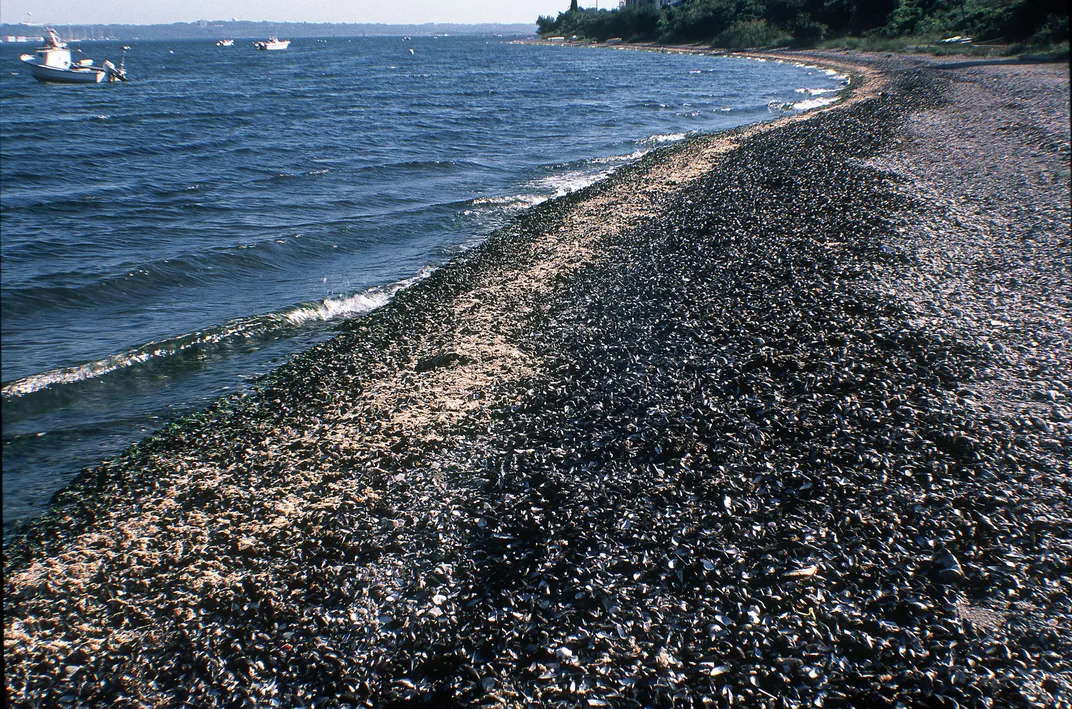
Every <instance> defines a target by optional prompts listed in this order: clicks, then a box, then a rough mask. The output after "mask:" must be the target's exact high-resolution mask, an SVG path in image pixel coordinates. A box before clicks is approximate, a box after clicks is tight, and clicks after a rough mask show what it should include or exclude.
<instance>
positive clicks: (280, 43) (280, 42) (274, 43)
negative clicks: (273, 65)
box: [253, 37, 290, 52]
mask: <svg viewBox="0 0 1072 709" xmlns="http://www.w3.org/2000/svg"><path fill="white" fill-rule="evenodd" d="M253 46H254V47H255V48H256V49H261V50H265V51H269V52H270V51H272V50H277V49H286V48H287V47H289V46H290V40H289V39H277V38H276V37H269V38H268V39H267V41H264V40H261V41H258V42H254V43H253Z"/></svg>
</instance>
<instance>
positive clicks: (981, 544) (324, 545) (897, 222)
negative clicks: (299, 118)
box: [5, 55, 1072, 706]
mask: <svg viewBox="0 0 1072 709" xmlns="http://www.w3.org/2000/svg"><path fill="white" fill-rule="evenodd" d="M794 56H795V55H794ZM803 59H805V60H807V61H816V62H819V61H822V60H823V57H818V56H812V55H809V56H806V57H803ZM826 59H827V60H828V61H830V62H834V61H838V60H842V59H844V60H845V61H850V60H849V58H848V57H839V56H828V57H826ZM852 61H855V62H858V63H859V65H860V66H861V71H862V72H866V73H867V74H868V75H869V76H870V77H871V78H870V80H869V81H868V82H867V83H866V84H864V85H863V88H862V89H857V90H856V92H855V93H854V94H853V96H852V97H851V98H850V100H848V101H845V102H844V104H843V105H840V106H836V107H834V108H832V109H828V110H825V111H821V112H817V113H815V114H808V115H806V116H804V117H801V118H797V119H790V120H781V121H778V122H776V123H774V124H769V125H766V126H759V127H753V128H746V129H739V130H736V131H731V132H730V133H728V134H724V135H720V136H701V137H699V138H695V139H691V140H689V141H687V142H686V143H684V144H683V145H680V146H676V147H672V148H669V149H664V150H659V151H656V152H655V153H653V154H651V155H649V156H647V157H645V158H643V159H642V160H641V161H639V162H638V163H637V164H635V165H632V166H629V167H626V168H623V169H621V170H620V171H618V172H617V173H616V174H615V175H613V176H612V177H611V178H609V179H608V180H605V181H603V182H601V183H599V184H597V185H594V186H592V187H590V188H587V189H586V190H583V191H581V192H579V193H576V194H574V195H571V196H568V197H565V198H561V199H558V200H554V201H552V202H549V203H545V204H543V205H540V206H538V207H535V208H533V209H531V210H530V211H529V212H528V213H527V214H526V215H525V216H524V217H523V218H522V219H520V220H519V221H517V222H515V223H514V224H513V225H511V226H510V227H508V228H506V229H504V230H503V231H501V232H499V233H498V234H496V235H495V236H493V237H492V238H491V239H490V240H489V241H488V242H487V243H485V244H484V245H483V246H481V247H479V248H478V249H476V250H474V251H473V252H472V253H470V254H468V255H466V256H465V257H463V258H462V259H460V260H459V261H457V262H455V263H453V264H451V265H450V266H448V267H445V268H443V269H440V270H439V271H437V272H436V273H434V274H432V276H430V277H429V278H428V279H426V280H425V281H424V282H422V283H420V284H418V285H416V286H414V287H413V288H411V289H409V290H407V291H404V292H402V293H400V294H399V295H398V296H397V297H396V299H395V300H394V301H393V302H392V303H391V304H389V305H388V306H386V307H385V308H383V309H382V310H381V311H378V312H376V313H374V314H373V315H371V316H370V317H368V318H365V319H362V320H359V321H356V322H354V323H353V324H352V325H349V326H348V327H347V331H346V332H345V333H343V334H341V335H340V336H339V337H338V338H336V339H335V340H332V341H331V342H329V343H326V344H324V345H321V346H319V347H317V348H315V349H314V350H312V351H310V352H308V353H306V354H303V355H301V356H299V357H298V358H296V359H295V360H294V361H293V362H292V363H290V364H288V365H286V366H285V367H283V368H282V369H281V370H279V371H278V372H277V373H276V374H274V375H272V377H271V379H270V381H269V382H267V383H266V386H265V388H264V389H263V390H262V392H261V393H260V394H258V395H250V396H247V397H245V398H241V399H232V400H225V401H223V402H220V403H219V404H217V405H215V406H214V407H212V408H210V409H209V410H207V411H206V412H204V413H203V414H199V415H197V416H194V417H191V418H190V419H188V420H186V421H183V422H180V423H178V424H175V425H173V426H171V427H169V428H168V429H165V430H164V431H162V432H161V433H160V434H158V435H157V436H154V437H153V438H152V439H150V440H148V441H146V442H145V443H143V444H141V445H139V446H136V447H135V448H134V449H132V450H131V451H128V453H126V454H125V455H124V456H123V457H122V458H121V459H120V460H119V461H117V462H115V463H112V464H109V465H105V466H102V467H101V468H99V469H97V470H96V471H93V472H90V473H88V474H86V475H84V476H83V478H82V479H81V480H80V481H79V483H77V484H76V485H75V486H74V487H73V488H71V489H69V490H68V491H66V492H64V493H61V495H59V496H58V497H59V499H58V501H57V502H58V506H57V507H56V508H55V509H54V511H52V512H50V513H49V515H48V516H47V517H46V518H45V519H43V520H41V521H40V522H39V523H37V524H36V525H34V526H33V527H31V528H30V530H29V531H28V533H27V535H26V537H25V538H24V539H22V540H11V541H9V543H8V544H6V545H5V664H6V669H5V684H6V691H7V694H8V698H9V700H10V701H11V703H12V704H14V705H20V704H23V703H29V702H32V701H33V700H34V699H39V700H42V701H44V703H45V704H56V703H59V700H60V698H61V697H62V696H64V695H69V696H71V697H72V698H74V697H80V698H81V701H82V702H83V703H84V704H87V705H103V704H112V705H134V704H136V703H137V702H144V703H149V704H179V703H182V702H187V703H190V704H192V705H201V706H213V705H223V704H229V703H231V702H233V701H241V700H252V701H256V702H263V703H272V702H277V703H278V705H281V706H291V705H297V704H302V705H305V704H309V703H312V702H314V701H315V700H317V699H321V700H324V701H325V702H326V703H322V704H321V705H322V706H347V705H358V704H360V703H363V702H366V701H368V702H370V703H371V704H372V705H388V704H391V703H396V702H425V701H431V702H433V703H436V704H443V703H447V702H455V703H458V704H464V705H478V704H479V705H484V704H486V705H488V706H493V705H508V706H516V705H525V704H527V703H530V702H535V703H544V704H561V705H564V706H572V705H577V704H583V703H587V705H589V706H605V705H607V706H645V705H653V706H663V705H665V706H670V705H674V706H679V705H680V706H704V705H714V706H728V705H729V704H730V703H731V702H733V703H734V704H743V705H745V706H779V705H780V704H779V702H781V701H786V700H789V701H802V702H809V703H812V702H814V701H815V700H816V699H820V700H822V701H824V702H825V705H827V706H861V705H865V704H866V705H873V706H885V705H889V706H893V705H894V704H895V703H896V702H898V701H901V702H905V703H907V704H908V705H913V704H919V703H925V702H940V701H944V700H943V699H941V697H948V698H951V699H955V700H956V701H958V702H959V703H961V704H962V705H967V706H975V705H982V704H981V702H983V701H984V700H986V699H988V698H989V699H992V700H995V701H997V702H999V703H1003V704H1008V705H1013V706H1016V705H1023V706H1030V705H1031V704H1032V702H1035V703H1042V704H1046V703H1047V702H1048V701H1051V700H1054V699H1055V698H1056V699H1059V698H1060V697H1061V696H1064V697H1065V698H1066V700H1067V696H1068V695H1067V692H1068V691H1069V679H1068V678H1069V672H1070V671H1072V668H1070V667H1069V661H1068V657H1069V656H1070V654H1072V639H1070V637H1069V633H1068V630H1067V628H1064V627H1063V624H1062V619H1065V620H1067V618H1068V617H1069V615H1070V612H1072V608H1070V600H1069V595H1068V594H1069V592H1070V591H1072V589H1070V588H1069V581H1068V577H1067V573H1065V574H1064V575H1062V571H1061V570H1062V569H1064V570H1065V572H1067V568H1068V563H1069V553H1070V552H1069V550H1070V549H1072V546H1070V539H1069V533H1070V532H1069V525H1068V524H1066V522H1067V521H1068V519H1069V516H1070V515H1069V503H1068V501H1067V500H1068V497H1067V493H1068V492H1072V478H1070V471H1069V469H1068V467H1069V466H1068V445H1069V425H1068V420H1067V419H1066V418H1065V412H1066V411H1067V398H1065V396H1064V394H1063V391H1064V390H1063V389H1062V387H1065V388H1066V389H1067V386H1068V385H1069V384H1070V382H1067V381H1066V378H1067V371H1069V370H1068V369H1067V368H1065V366H1064V365H1066V364H1067V363H1068V360H1069V351H1068V341H1067V339H1063V338H1064V335H1066V334H1067V332H1066V330H1067V320H1066V319H1065V318H1067V315H1068V311H1067V308H1068V304H1069V299H1068V295H1069V280H1068V278H1067V275H1068V271H1067V267H1068V265H1067V258H1068V257H1067V253H1068V249H1067V247H1068V215H1067V201H1066V197H1067V185H1068V179H1069V178H1068V173H1067V170H1066V171H1065V172H1064V173H1063V174H1061V172H1060V166H1061V165H1062V164H1064V165H1066V166H1067V160H1068V138H1067V120H1066V119H1067V115H1065V120H1064V128H1060V125H1061V117H1060V115H1057V116H1056V117H1055V118H1054V117H1052V116H1051V115H1050V113H1049V112H1048V111H1050V110H1051V108H1050V107H1047V106H1046V105H1045V100H1046V98H1045V97H1046V95H1047V92H1052V89H1051V87H1050V86H1049V85H1048V84H1046V82H1050V83H1051V84H1052V83H1054V82H1056V85H1058V86H1059V85H1060V84H1061V81H1062V78H1061V75H1060V72H1053V69H1054V68H1052V67H1051V68H1049V69H1048V68H1047V67H1025V68H1016V69H1014V70H1006V71H1004V72H1002V70H1001V69H1000V68H996V67H990V68H987V67H986V66H985V65H983V64H985V63H972V64H978V65H980V66H981V68H979V67H977V66H948V65H949V64H953V63H952V62H948V63H945V64H943V63H942V62H936V61H935V62H931V61H930V60H917V59H912V58H888V59H887V58H856V59H855V60H852ZM995 71H996V74H995V73H988V72H995ZM1047 71H1050V73H1047ZM1055 76H1056V77H1057V78H1054V77H1055ZM1002 82H1004V83H1002ZM965 87H967V88H965ZM974 87H980V88H981V89H985V90H986V93H985V94H984V95H983V98H982V100H984V101H987V102H989V103H990V104H991V105H993V107H994V111H993V113H992V115H990V116H985V117H982V118H979V119H977V120H978V121H980V122H981V124H982V125H984V126H985V125H987V124H986V121H990V120H993V121H996V122H997V123H998V125H997V127H994V128H993V129H992V130H988V131H985V132H972V131H965V130H962V128H963V127H964V126H965V121H969V120H971V119H970V118H965V117H961V116H957V121H958V122H959V123H957V122H953V123H954V124H953V125H950V120H949V118H950V116H951V112H952V111H955V110H957V111H960V110H962V111H965V112H967V111H968V110H969V109H971V110H974V109H976V108H977V107H978V105H979V104H978V100H979V96H978V95H975V94H972V95H970V96H965V95H963V93H962V92H964V91H968V90H972V89H973V88H974ZM1010 89H1012V90H1015V97H1014V98H1011V99H1010V98H1009V97H1008V96H1006V95H1005V94H1004V93H1003V92H1008V91H1009V90H1010ZM1063 90H1064V94H1065V97H1066V98H1067V91H1068V82H1067V72H1065V74H1064V75H1063ZM958 92H961V93H958ZM1033 97H1034V98H1033ZM968 99H973V100H968ZM1058 99H1059V97H1058ZM1017 102H1019V104H1020V105H1019V107H1017V106H1016V104H1017ZM1058 103H1059V102H1058ZM1010 104H1011V105H1010ZM1064 110H1065V112H1066V114H1067V101H1065V108H1064ZM1010 116H1012V117H1013V118H1015V120H1012V119H1011V118H1010ZM1051 119H1052V123H1053V125H1056V126H1058V128H1056V129H1055V128H1054V127H1053V125H1051V124H1050V123H1049V122H1048V121H1051ZM968 127H969V128H971V127H973V126H971V125H968ZM1001 127H1003V129H1002V130H998V128H1001ZM1061 130H1064V131H1065V132H1064V134H1062V133H1061ZM958 141H960V143H958ZM1027 144H1030V146H1032V147H1033V152H1032V153H1031V155H1030V156H1027V155H1026V152H1021V153H1019V156H1020V157H1019V158H1018V161H1016V162H1014V161H1008V163H1005V162H1004V161H1002V160H993V159H992V158H993V157H995V156H1002V155H1008V154H1011V153H1012V152H1014V151H1013V148H1017V147H1018V146H1021V145H1027ZM958 145H962V147H963V149H964V153H963V158H962V159H963V161H964V162H963V163H962V164H961V165H957V164H956V162H955V161H950V162H946V163H941V164H938V163H937V162H936V161H937V157H938V156H939V155H940V153H941V150H943V149H945V150H953V149H954V148H956V147H958ZM972 160H974V161H976V162H974V163H973V162H971V161H972ZM1062 161H1063V163H1062ZM1036 163H1037V166H1038V167H1037V169H1036ZM951 165H952V166H951ZM977 165H991V166H993V171H992V172H990V173H981V172H980V171H979V170H977V169H976V166H977ZM1025 167H1030V168H1032V169H1033V170H1035V172H1037V173H1038V175H1039V177H1038V179H1036V180H1034V181H1033V182H1031V183H1030V184H1028V183H1027V182H1026V181H1023V180H1021V179H1020V178H1022V177H1023V173H1024V170H1025ZM958 169H959V170H960V171H958ZM1043 172H1046V173H1048V174H1049V175H1050V177H1049V178H1044V177H1043ZM980 174H984V175H985V178H984V179H979V175H980ZM928 180H931V181H932V182H931V183H930V184H928ZM1062 180H1063V182H1062ZM1062 190H1064V192H1063V193H1062ZM1027 206H1029V207H1030V211H1028V210H1025V209H1022V208H1023V207H1027ZM1062 254H1064V256H1063V257H1062ZM1062 258H1063V259H1064V261H1063V262H1062ZM964 263H967V264H969V266H967V267H966V266H963V264H964ZM973 269H974V270H973ZM969 271H970V273H971V274H973V275H974V278H973V279H972V280H971V282H965V283H963V284H958V283H957V279H958V278H960V277H963V276H964V274H965V273H966V272H969ZM995 273H997V274H999V275H1000V276H1001V277H1002V278H1005V279H1006V280H1003V281H1001V282H997V281H993V282H990V281H989V280H988V279H991V280H992V279H993V278H996V277H997V276H993V275H992V274H995ZM1008 278H1015V279H1016V280H1015V284H1014V283H1013V282H1011V281H1009V280H1008ZM954 285H957V286H958V287H956V288H953V287H952V286H954ZM984 286H985V287H984ZM995 287H997V288H999V289H1000V290H994V288H995ZM973 289H976V290H977V291H978V292H976V290H973ZM1006 293H1007V294H1009V295H1008V296H1003V294H1006ZM1013 295H1015V296H1016V297H1012V296H1013ZM1047 299H1049V300H1047ZM1003 307H1004V308H1005V309H1004V310H1002V308H1003ZM1055 308H1056V310H1055ZM1062 308H1063V309H1064V310H1062ZM954 311H956V312H959V315H958V314H956V312H954ZM1048 313H1054V314H1048ZM1002 321H1007V322H1009V323H1010V325H1009V326H1004V327H1002V326H998V325H993V324H991V323H992V322H1002ZM1016 323H1030V325H1031V327H1030V328H1026V327H1025V328H1024V329H1023V330H1022V331H1021V330H1018V329H1017V328H1016V327H1015V324H1016ZM1062 323H1063V324H1062ZM1062 327H1064V328H1065V331H1063V330H1062ZM1025 338H1026V339H1025ZM1030 343H1034V344H1033V345H1032V344H1030ZM1031 347H1033V348H1034V353H1033V354H1030V353H1028V352H1027V350H1025V349H1023V348H1029V349H1030V348H1031ZM1016 352H1020V355H1019V356H1018V357H1016V358H1013V357H1012V356H1011V354H1012V353H1016ZM1021 365H1024V366H1021ZM1010 383H1011V384H1015V385H1016V386H1011V385H1010ZM1028 384H1029V385H1030V386H1029V388H1026V387H1028ZM1018 396H1019V397H1020V399H1023V401H1021V400H1020V399H1018V398H1017V397H1018ZM1002 648H1007V650H1006V651H1002ZM1013 648H1015V650H1013ZM72 700H73V699H72Z"/></svg>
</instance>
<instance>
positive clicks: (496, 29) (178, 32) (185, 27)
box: [0, 20, 536, 41]
mask: <svg viewBox="0 0 1072 709" xmlns="http://www.w3.org/2000/svg"><path fill="white" fill-rule="evenodd" d="M54 27H55V29H56V31H57V32H58V33H59V35H60V37H62V38H63V39H65V40H67V39H70V40H77V39H118V40H122V41H135V40H159V39H212V40H216V39H224V38H233V39H257V38H264V37H268V36H270V35H276V36H279V37H284V38H286V39H295V38H300V37H361V36H366V35H367V36H396V35H410V36H421V35H425V36H427V35H433V34H502V35H534V34H536V25H535V23H533V24H524V25H520V24H486V25H455V24H445V23H426V24H421V25H382V24H349V23H319V22H249V21H246V20H211V21H209V20H201V21H199V22H176V23H173V24H170V25H54ZM43 34H44V30H43V26H42V25H27V24H18V25H12V24H0V40H2V39H6V38H7V37H8V36H18V35H23V36H40V35H43Z"/></svg>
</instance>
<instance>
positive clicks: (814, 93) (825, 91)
mask: <svg viewBox="0 0 1072 709" xmlns="http://www.w3.org/2000/svg"><path fill="white" fill-rule="evenodd" d="M793 91H795V92H796V93H798V94H804V95H806V96H824V95H826V94H836V93H837V92H838V91H840V89H793Z"/></svg>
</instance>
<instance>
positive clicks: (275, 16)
mask: <svg viewBox="0 0 1072 709" xmlns="http://www.w3.org/2000/svg"><path fill="white" fill-rule="evenodd" d="M581 4H582V6H584V5H589V4H594V3H588V2H584V3H581ZM600 5H601V6H603V5H604V3H602V2H601V3H600ZM615 5H617V2H615ZM606 6H607V7H609V6H610V5H609V0H608V2H607V3H606ZM567 8H569V0H463V1H462V2H457V1H455V2H449V1H446V2H445V1H444V0H378V1H377V0H103V1H102V0H89V1H87V0H0V22H8V23H18V22H30V23H33V24H56V25H66V24H72V25H75V24H77V25H91V24H102V25H103V24H124V25H152V24H169V23H172V22H194V21H196V20H229V19H231V18H236V19H239V20H251V21H261V20H267V21H269V22H354V23H385V24H420V23H423V22H453V23H459V24H479V23H484V22H496V23H515V22H516V23H524V24H532V23H534V22H535V21H536V18H537V17H538V16H540V15H557V14H558V13H559V12H560V11H561V10H565V9H567Z"/></svg>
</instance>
